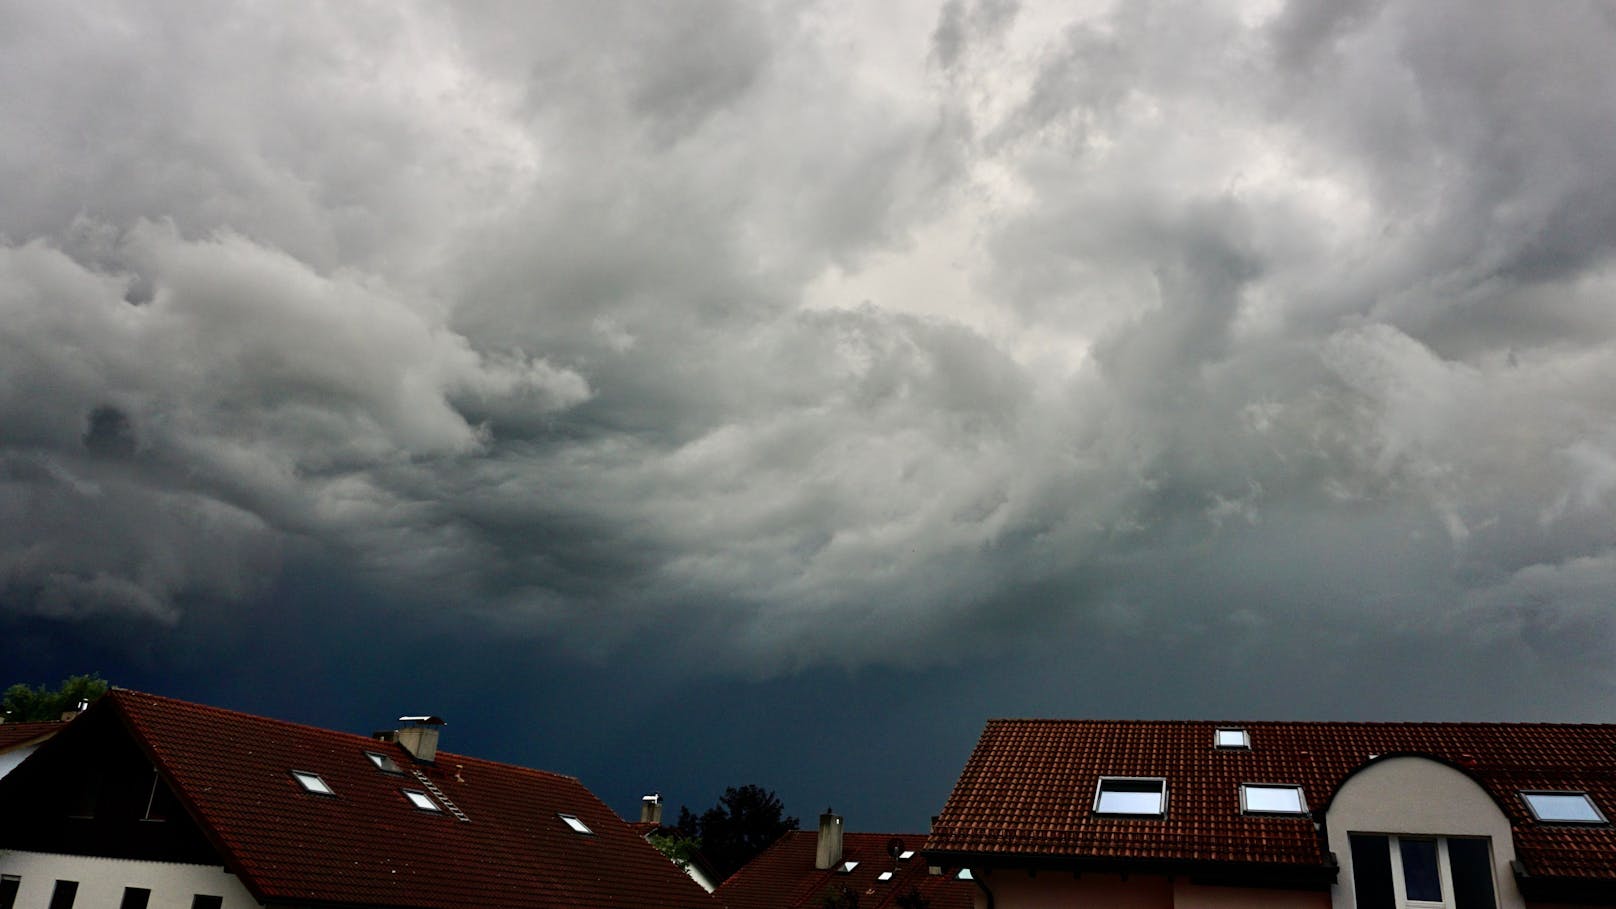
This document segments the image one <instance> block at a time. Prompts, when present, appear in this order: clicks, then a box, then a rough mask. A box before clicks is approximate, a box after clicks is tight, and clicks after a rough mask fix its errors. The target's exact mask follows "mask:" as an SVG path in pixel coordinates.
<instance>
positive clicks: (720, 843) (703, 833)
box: [675, 784, 797, 878]
mask: <svg viewBox="0 0 1616 909" xmlns="http://www.w3.org/2000/svg"><path fill="white" fill-rule="evenodd" d="M784 815H785V808H784V806H783V805H781V804H780V799H779V797H777V796H776V795H775V794H774V791H773V790H771V789H764V788H763V787H761V786H754V785H750V784H748V785H746V786H742V787H740V788H738V789H737V788H736V787H734V786H731V787H729V788H728V789H725V790H724V794H723V796H722V797H720V798H719V800H718V804H717V805H714V806H713V807H711V808H708V809H707V810H706V811H703V812H702V813H701V816H700V817H697V816H696V815H695V814H694V813H693V812H691V810H690V809H689V808H686V807H684V806H682V805H681V806H680V807H679V821H678V823H677V824H675V828H676V829H677V830H678V831H679V835H680V836H682V837H685V838H688V839H692V840H696V841H697V842H699V843H700V844H701V854H702V855H703V856H705V857H706V859H707V861H709V862H711V863H712V866H713V870H714V871H715V872H717V873H718V876H719V877H720V878H728V877H729V876H730V875H732V874H734V873H735V872H736V871H739V870H740V869H741V866H742V865H745V864H746V863H747V862H750V861H751V860H752V859H754V858H756V857H757V855H758V853H760V852H762V851H763V850H765V849H767V848H769V846H770V845H772V844H773V843H774V841H775V840H777V839H779V838H780V837H781V835H783V834H784V833H785V832H786V831H788V830H796V829H797V819H796V818H794V817H786V816H784Z"/></svg>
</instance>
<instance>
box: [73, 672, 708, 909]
mask: <svg viewBox="0 0 1616 909" xmlns="http://www.w3.org/2000/svg"><path fill="white" fill-rule="evenodd" d="M91 709H92V711H93V710H116V711H118V713H119V714H120V715H121V716H122V717H123V719H124V721H125V722H126V724H127V726H128V728H129V729H130V730H131V732H132V733H133V734H134V736H135V738H136V740H137V741H138V742H140V743H141V744H142V745H143V747H144V748H145V749H146V750H147V751H148V753H149V754H150V755H151V758H152V760H153V762H154V763H155V764H156V765H157V767H158V768H159V770H160V771H161V772H162V773H163V776H164V778H165V779H166V780H167V781H168V782H169V784H170V786H171V787H172V788H173V789H174V791H175V793H176V795H177V796H178V797H179V799H180V801H181V802H182V803H183V804H185V805H186V807H187V808H188V810H189V811H190V812H191V813H192V815H193V816H194V817H195V818H196V819H197V821H198V823H200V824H201V825H202V827H203V828H204V830H206V831H207V832H208V834H209V836H210V837H211V838H212V839H213V840H214V842H215V845H216V846H217V847H218V848H219V849H220V851H221V852H222V853H223V854H224V855H225V856H226V862H227V865H228V866H229V868H230V870H231V871H233V872H234V873H236V874H237V875H238V876H239V877H240V878H241V879H242V882H243V883H244V884H245V885H246V886H247V888H248V889H249V890H250V891H252V893H253V894H254V895H255V896H256V897H258V898H259V899H260V900H284V901H296V902H304V903H308V902H315V903H328V902H329V903H352V904H360V905H365V906H410V907H417V906H418V907H449V906H456V907H458V906H479V907H517V906H522V907H533V906H569V907H573V906H585V907H588V906H598V907H625V906H657V907H693V909H712V907H713V905H714V904H713V903H712V899H711V897H709V896H708V895H707V894H706V893H705V892H704V891H703V890H702V889H701V888H700V887H698V886H697V885H696V884H695V883H694V882H693V881H691V880H690V878H688V877H686V876H685V875H684V874H683V873H682V872H680V871H679V869H678V868H677V867H676V866H675V865H674V864H673V863H672V862H670V861H668V860H667V859H666V858H664V857H663V856H662V855H661V854H660V853H658V852H657V851H656V849H654V848H653V847H652V846H651V845H650V844H649V843H647V842H645V840H643V839H642V838H641V837H640V836H639V835H638V834H636V833H635V832H634V831H633V830H632V829H630V828H629V826H628V825H627V824H625V823H624V822H623V820H622V819H621V818H619V817H618V816H617V814H616V813H615V812H613V811H612V810H611V809H610V808H608V807H607V806H606V805H604V804H602V803H601V801H600V800H599V799H597V798H596V797H595V796H594V795H593V794H592V793H591V792H590V791H589V790H588V789H586V788H585V787H584V786H583V784H582V783H580V782H579V781H578V780H576V779H574V778H572V777H568V776H562V775H560V774H555V773H546V772H544V771H542V770H529V769H526V768H523V767H515V766H511V765H509V764H499V763H495V762H493V761H485V760H481V759H479V758H474V757H469V756H466V755H462V754H453V753H449V752H444V751H440V752H438V755H437V760H436V762H435V763H434V764H423V763H419V762H416V761H415V760H414V759H413V758H412V757H411V756H410V755H409V753H408V752H406V751H405V750H404V749H403V748H401V747H399V746H397V745H394V744H385V743H382V742H378V741H375V740H373V739H370V738H367V737H365V736H362V735H353V734H349V733H343V732H333V731H330V730H326V729H317V728H313V727H310V726H301V725H297V724H295V723H287V722H282V721H280V720H273V719H267V718H264V717H259V716H252V715H250V714H245V713H236V712H234V711H230V710H222V709H219V708H216V707H207V706H203V705H200V704H191V703H187V702H185V701H177V700H173V699H170V698H164V697H158V696H156V695H150V694H141V693H138V692H133V691H122V690H118V691H113V692H112V693H110V694H108V695H107V696H106V697H104V698H103V699H102V702H101V703H97V704H96V705H95V706H94V707H92V708H91ZM367 751H373V752H379V753H384V754H386V755H388V756H389V757H391V758H392V759H393V760H394V761H395V762H397V763H398V765H399V766H400V767H402V768H403V769H404V770H405V771H406V773H405V775H402V776H401V775H398V774H389V773H384V772H382V771H381V770H378V769H377V768H376V767H375V766H374V765H373V764H372V763H371V761H370V760H369V759H368V758H366V756H365V752H367ZM293 770H300V771H306V772H309V773H316V774H319V775H320V777H321V778H322V779H324V780H325V782H326V783H327V784H328V785H329V786H330V787H331V789H332V790H333V791H334V792H335V795H334V796H323V795H316V794H313V793H309V792H306V791H305V790H304V789H303V788H302V787H301V786H300V785H299V783H298V782H297V781H296V780H295V779H293V777H292V773H291V772H292V771H293ZM416 771H419V772H420V773H422V774H424V775H425V776H426V777H427V778H428V779H429V780H430V781H431V783H432V785H433V786H435V787H437V790H438V791H439V792H441V793H442V794H443V795H444V796H446V797H447V799H448V801H450V802H452V803H453V804H454V806H456V807H458V808H459V809H460V811H462V812H464V814H465V817H466V818H467V820H465V821H461V820H459V819H457V818H456V817H455V815H454V814H452V813H451V812H449V811H444V812H440V813H432V812H427V811H422V810H420V809H417V808H415V807H412V806H411V804H410V803H409V802H408V801H407V800H406V799H405V797H404V795H403V794H402V792H401V790H402V789H413V790H424V789H427V788H428V787H426V786H425V785H424V784H423V783H422V782H421V781H420V780H419V779H418V778H417V777H416V776H415V775H414V773H415V772H416ZM562 813H566V814H571V815H575V816H577V817H578V818H579V819H581V820H582V821H583V822H584V823H585V824H587V825H588V826H589V827H590V828H591V830H593V835H582V834H578V833H574V832H573V831H572V830H570V829H569V828H568V827H567V826H566V825H565V823H564V822H563V821H562V820H561V818H560V817H559V815H560V814H562Z"/></svg>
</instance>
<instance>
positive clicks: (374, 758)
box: [365, 751, 404, 776]
mask: <svg viewBox="0 0 1616 909" xmlns="http://www.w3.org/2000/svg"><path fill="white" fill-rule="evenodd" d="M365 757H368V758H370V762H371V763H372V764H375V765H376V769H377V770H380V771H381V772H383V773H396V774H398V775H399V776H403V775H404V768H403V767H400V766H398V762H397V761H395V760H393V759H392V758H390V757H388V756H387V755H385V754H377V753H376V752H374V751H367V752H365Z"/></svg>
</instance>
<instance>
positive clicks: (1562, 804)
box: [1521, 792, 1610, 824]
mask: <svg viewBox="0 0 1616 909" xmlns="http://www.w3.org/2000/svg"><path fill="white" fill-rule="evenodd" d="M1521 801H1523V802H1525V803H1526V807H1527V808H1529V809H1531V811H1532V817H1534V818H1537V819H1538V820H1540V821H1549V822H1551V823H1555V824H1608V823H1610V822H1609V821H1607V820H1605V816H1604V815H1603V814H1600V813H1599V809H1598V808H1597V807H1596V806H1595V805H1594V803H1593V799H1590V798H1588V793H1586V792H1522V793H1521Z"/></svg>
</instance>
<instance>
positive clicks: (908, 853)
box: [898, 849, 915, 862]
mask: <svg viewBox="0 0 1616 909" xmlns="http://www.w3.org/2000/svg"><path fill="white" fill-rule="evenodd" d="M914 857H915V850H913V849H905V850H903V851H902V852H900V853H898V861H900V862H907V861H909V860H910V859H912V858H914Z"/></svg>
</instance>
